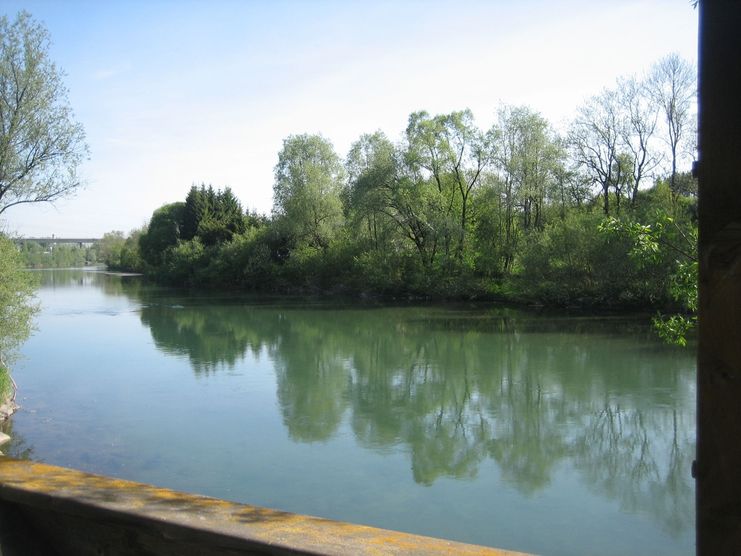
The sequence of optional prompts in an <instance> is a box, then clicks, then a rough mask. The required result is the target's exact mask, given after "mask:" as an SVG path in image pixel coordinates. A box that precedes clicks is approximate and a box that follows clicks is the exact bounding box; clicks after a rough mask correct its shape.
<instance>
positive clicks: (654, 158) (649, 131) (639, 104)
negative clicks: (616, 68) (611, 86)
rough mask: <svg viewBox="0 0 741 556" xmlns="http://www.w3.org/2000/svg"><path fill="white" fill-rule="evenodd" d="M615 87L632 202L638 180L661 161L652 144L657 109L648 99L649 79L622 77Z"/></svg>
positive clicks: (634, 198) (649, 96)
mask: <svg viewBox="0 0 741 556" xmlns="http://www.w3.org/2000/svg"><path fill="white" fill-rule="evenodd" d="M618 91H619V93H618V94H619V95H620V106H621V108H622V109H623V111H624V115H623V123H622V130H621V134H622V143H623V148H624V151H625V153H626V155H627V157H628V158H629V161H630V164H629V166H630V170H631V172H632V176H631V178H632V179H631V180H630V181H631V188H632V191H631V192H630V201H631V204H635V200H636V196H637V194H638V188H639V187H640V185H641V182H642V181H643V179H644V178H645V177H647V174H649V173H650V172H651V171H652V170H654V169H655V168H656V167H657V166H658V164H659V162H660V155H659V154H658V153H657V152H656V151H655V149H653V148H652V147H653V145H652V142H653V141H652V140H653V138H654V133H655V131H656V125H657V122H658V116H659V112H658V110H657V108H656V105H655V103H653V102H651V100H652V96H651V91H650V87H649V83H648V82H646V81H639V80H638V79H636V78H635V77H630V78H627V79H621V80H620V81H619V82H618Z"/></svg>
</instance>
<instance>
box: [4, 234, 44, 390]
mask: <svg viewBox="0 0 741 556" xmlns="http://www.w3.org/2000/svg"><path fill="white" fill-rule="evenodd" d="M33 295H34V283H33V275H32V274H31V273H29V272H26V271H25V269H24V268H23V261H22V258H21V254H20V253H19V251H18V249H16V246H15V245H14V244H13V242H12V241H11V240H10V239H8V238H7V237H5V236H4V235H2V234H0V403H1V402H2V401H4V400H5V399H6V398H7V397H10V396H13V393H12V390H13V388H14V383H13V380H12V378H10V374H9V369H8V365H9V363H10V360H11V359H12V357H13V355H14V352H15V350H16V348H17V347H18V346H19V345H20V344H22V343H23V342H24V341H25V339H26V338H27V337H28V335H29V334H30V333H31V327H32V318H33V315H34V313H35V312H36V310H37V306H36V305H35V304H34V303H33Z"/></svg>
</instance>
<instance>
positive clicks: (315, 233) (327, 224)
mask: <svg viewBox="0 0 741 556" xmlns="http://www.w3.org/2000/svg"><path fill="white" fill-rule="evenodd" d="M343 181H344V169H343V167H342V164H341V162H340V158H339V157H338V156H337V154H336V153H335V151H334V147H333V146H332V144H331V143H330V142H329V141H327V140H326V139H325V138H324V137H322V136H320V135H308V134H303V135H291V136H289V137H288V138H286V139H285V140H284V141H283V148H282V149H281V151H280V153H279V154H278V164H277V165H276V166H275V184H274V186H273V197H274V204H273V212H274V214H275V215H276V216H277V217H278V218H279V219H280V220H281V221H282V223H283V225H284V226H285V227H286V229H287V230H288V231H289V233H290V234H291V235H292V236H293V237H294V239H295V240H296V241H297V242H299V243H302V244H304V245H308V246H310V247H315V248H320V249H322V250H324V251H326V249H327V248H328V247H329V243H330V241H331V240H332V239H333V238H334V236H335V234H336V233H337V231H338V230H339V229H340V227H341V226H342V224H343V223H344V214H343V206H342V191H343Z"/></svg>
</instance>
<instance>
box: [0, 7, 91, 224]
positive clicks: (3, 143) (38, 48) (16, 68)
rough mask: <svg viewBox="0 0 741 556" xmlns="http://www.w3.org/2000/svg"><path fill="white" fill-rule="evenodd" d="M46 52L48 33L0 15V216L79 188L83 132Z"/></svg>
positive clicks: (23, 18) (22, 18) (24, 19)
mask: <svg viewBox="0 0 741 556" xmlns="http://www.w3.org/2000/svg"><path fill="white" fill-rule="evenodd" d="M48 52H49V34H48V33H47V31H46V29H44V27H43V26H41V25H40V24H39V23H37V22H35V21H34V20H33V19H32V18H31V16H30V15H29V14H28V13H26V12H21V13H19V14H18V16H17V17H16V18H15V20H14V21H13V22H12V23H11V22H9V21H8V18H7V17H5V16H3V17H0V214H2V213H3V212H4V211H5V210H7V209H8V208H10V207H12V206H14V205H19V204H22V203H37V202H43V201H49V202H51V201H55V200H56V199H59V198H61V197H64V196H66V195H69V194H71V193H73V192H74V191H75V190H76V189H77V188H78V187H79V186H80V180H79V178H78V176H77V172H76V170H77V167H78V166H79V164H80V163H81V162H82V160H83V159H84V158H85V157H86V156H87V153H88V148H87V145H86V144H85V132H84V130H83V128H82V125H81V124H79V123H77V122H76V121H75V120H74V116H73V113H72V109H71V108H70V106H69V102H68V100H67V89H66V88H65V87H64V84H63V83H62V72H61V71H60V70H59V69H58V68H57V67H56V66H55V65H54V63H53V62H52V61H51V60H50V59H49V55H48Z"/></svg>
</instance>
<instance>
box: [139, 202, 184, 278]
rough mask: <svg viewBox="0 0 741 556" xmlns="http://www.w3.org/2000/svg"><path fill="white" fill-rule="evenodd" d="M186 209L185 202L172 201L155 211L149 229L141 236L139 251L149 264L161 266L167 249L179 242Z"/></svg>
mask: <svg viewBox="0 0 741 556" xmlns="http://www.w3.org/2000/svg"><path fill="white" fill-rule="evenodd" d="M184 211H185V203H170V204H167V205H163V206H161V207H160V208H158V209H157V210H155V211H154V213H153V214H152V219H151V220H150V221H149V226H148V228H147V231H146V232H144V233H142V234H141V236H140V237H139V252H140V255H141V258H142V259H143V260H144V261H145V262H146V263H147V264H150V265H152V266H155V267H157V266H159V265H160V264H161V263H162V257H163V255H164V253H165V251H166V250H167V249H168V248H169V247H175V246H176V245H177V244H178V240H179V239H180V227H181V226H182V222H183V213H184Z"/></svg>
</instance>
